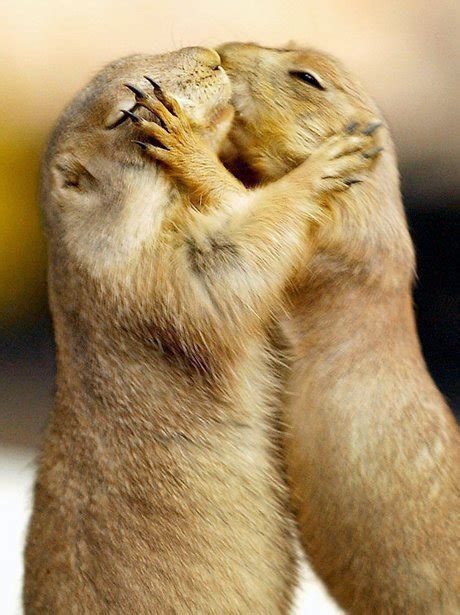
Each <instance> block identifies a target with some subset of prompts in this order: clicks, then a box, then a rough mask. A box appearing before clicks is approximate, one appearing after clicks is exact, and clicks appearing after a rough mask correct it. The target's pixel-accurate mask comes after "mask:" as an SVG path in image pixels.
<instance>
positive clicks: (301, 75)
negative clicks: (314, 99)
mask: <svg viewBox="0 0 460 615" xmlns="http://www.w3.org/2000/svg"><path fill="white" fill-rule="evenodd" d="M289 74H290V75H292V77H295V78H296V79H299V81H303V82H304V83H308V85H311V86H312V87H314V88H316V89H317V90H324V89H325V88H324V86H323V85H321V83H320V82H319V81H318V79H317V78H316V77H315V76H314V75H312V74H311V73H307V72H305V71H303V70H291V72H290V73H289Z"/></svg>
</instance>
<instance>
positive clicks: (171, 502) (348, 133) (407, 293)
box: [24, 44, 460, 615]
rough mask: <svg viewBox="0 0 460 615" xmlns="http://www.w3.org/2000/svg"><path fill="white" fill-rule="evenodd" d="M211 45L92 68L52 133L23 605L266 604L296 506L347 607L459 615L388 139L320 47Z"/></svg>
mask: <svg viewBox="0 0 460 615" xmlns="http://www.w3.org/2000/svg"><path fill="white" fill-rule="evenodd" d="M219 53H220V57H219V56H218V55H217V53H216V52H214V51H212V50H207V49H201V48H188V49H183V50H181V51H178V52H175V53H171V54H167V55H163V56H154V57H153V56H134V57H130V58H126V59H123V60H120V61H118V62H116V63H114V64H112V65H110V66H109V67H107V68H105V69H104V70H103V71H102V72H101V73H100V74H99V75H97V76H96V78H95V79H93V81H92V82H91V83H90V84H89V85H88V86H87V87H86V88H85V89H84V90H83V91H82V92H81V93H80V94H79V95H78V96H77V97H76V99H75V100H74V101H73V102H72V103H71V105H70V106H69V107H68V108H67V110H66V111H65V112H64V114H63V116H62V118H61V120H60V121H59V123H58V125H57V127H56V129H55V131H54V133H53V136H52V138H51V141H50V144H49V147H48V150H47V153H46V156H45V159H44V166H43V176H42V203H43V208H44V215H45V221H46V227H47V232H48V238H49V261H50V267H49V288H50V303H51V308H52V312H53V319H54V326H55V334H56V341H57V350H58V354H57V361H58V377H57V395H56V404H55V408H54V412H53V415H52V417H51V420H50V425H49V428H48V433H47V436H46V439H45V444H44V448H43V452H42V455H41V460H40V465H39V471H38V477H37V483H36V488H35V500H34V510H33V515H32V519H31V524H30V528H29V534H28V539H27V546H26V555H25V558H26V570H25V587H24V603H25V608H26V613H30V614H33V613H56V614H61V613H62V614H66V615H67V614H68V613H85V614H86V613H91V614H97V613H136V614H137V613H149V614H150V613H196V614H204V613H209V614H211V613H213V614H214V613H219V614H221V613H228V614H233V613H235V614H240V613H242V614H244V613H257V614H260V615H266V614H267V615H268V614H277V613H287V612H288V611H289V608H290V605H291V601H292V594H293V588H294V585H295V580H296V574H295V573H296V558H295V556H294V552H293V538H292V536H293V534H292V532H293V527H292V523H291V520H290V514H289V512H288V511H289V509H290V508H291V507H292V508H293V509H294V512H295V514H296V520H297V524H298V527H299V531H300V537H301V541H302V544H303V546H304V548H305V551H306V553H307V556H308V557H309V559H310V561H311V563H312V565H313V567H314V568H315V570H316V572H317V573H318V574H319V576H320V577H321V578H322V579H323V580H324V582H325V583H326V585H327V587H328V589H329V591H330V593H331V594H332V595H333V596H334V598H335V599H336V600H337V602H338V603H339V604H340V605H341V606H342V607H343V608H344V609H345V610H347V611H348V612H350V613H360V614H361V613H362V614H364V613H366V614H367V613H369V614H371V613H372V614H373V613H389V614H390V613H391V614H393V613H394V614H400V613H408V614H409V613H410V614H419V613H420V614H422V613H427V614H428V613H429V614H437V613H458V612H459V609H460V586H459V563H460V556H459V525H458V512H459V447H458V444H459V436H458V429H457V426H456V424H455V422H454V419H453V417H452V416H451V414H450V413H449V410H448V409H447V408H446V406H445V404H444V401H443V399H442V397H441V395H440V393H439V392H438V391H437V389H436V387H435V385H434V384H433V382H432V380H431V379H430V377H429V375H428V373H427V371H426V367H425V364H424V362H423V358H422V356H421V353H420V348H419V342H418V339H417V334H416V330H415V325H414V317H413V310H412V303H411V284H412V278H413V270H414V256H413V249H412V245H411V241H410V238H409V234H408V231H407V227H406V222H405V218H404V213H403V208H402V204H401V198H400V192H399V186H398V173H397V168H396V160H395V155H394V150H393V146H392V143H391V139H390V136H389V134H388V130H387V128H386V126H385V124H384V123H383V124H382V125H381V126H380V127H379V126H378V125H377V124H376V119H379V117H380V116H379V111H378V110H377V108H376V107H375V105H374V104H373V102H372V101H371V100H370V99H369V97H368V96H367V95H366V94H365V92H363V90H362V88H361V87H360V86H359V85H358V84H357V82H356V81H355V80H354V79H353V78H352V77H351V76H350V75H349V74H348V73H347V72H346V71H345V70H344V69H343V68H342V66H341V65H340V64H339V63H338V62H337V61H335V60H333V59H331V58H330V57H329V56H327V55H325V54H323V53H320V52H317V51H312V50H291V49H280V50H278V49H267V48H262V47H259V46H256V45H252V44H251V45H245V44H229V45H225V46H223V47H222V48H221V49H220V50H219ZM221 65H222V66H223V67H224V69H225V70H223V69H222V68H221ZM144 76H147V77H148V79H146V78H145V77H144ZM229 78H230V79H229ZM155 82H158V83H159V84H160V86H161V87H160V86H159V85H158V84H156V83H155ZM230 82H231V86H230ZM126 83H129V84H130V89H131V91H129V90H128V89H127V88H126V87H125V85H124V84H126ZM230 97H231V102H232V105H230V104H229V102H230ZM120 109H121V110H123V114H121V113H120ZM123 120H125V121H123ZM229 130H230V133H229ZM228 134H229V135H230V137H229V138H228ZM133 140H135V141H138V142H139V143H141V145H139V146H137V145H136V144H133V142H132V141H133ZM229 144H230V145H229ZM381 147H383V148H384V149H383V151H380V148H381ZM222 149H224V150H225V151H226V152H229V151H232V152H233V153H235V152H236V153H237V156H238V158H239V161H240V163H241V161H242V163H243V166H244V165H245V166H246V167H247V168H248V169H249V170H250V171H251V173H252V174H253V175H254V177H255V178H256V179H257V180H258V181H260V182H262V183H261V184H260V185H258V186H257V187H254V188H251V189H248V188H246V187H245V186H244V185H243V183H241V182H240V181H239V180H237V179H236V178H235V177H234V176H233V175H232V174H231V173H230V172H229V171H227V170H226V169H225V168H224V166H223V165H222V164H221V162H220V161H219V158H218V156H217V152H219V151H221V150H222ZM236 166H238V162H237V164H236ZM240 166H241V165H240ZM356 182H359V183H356ZM280 359H281V360H280ZM283 362H287V363H288V368H287V369H286V368H285V367H283V366H282V365H283ZM280 417H281V418H280ZM279 424H281V425H283V427H284V430H283V433H282V436H281V437H280V433H279V429H278V428H277V426H279ZM285 471H286V473H287V483H288V484H289V490H290V500H291V502H290V504H289V502H288V497H289V496H288V492H287V490H286V488H285V486H284V483H285V480H284V472H285Z"/></svg>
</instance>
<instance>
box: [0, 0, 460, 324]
mask: <svg viewBox="0 0 460 615" xmlns="http://www.w3.org/2000/svg"><path fill="white" fill-rule="evenodd" d="M459 17H460V3H459V2H458V0H438V1H437V2H433V1H432V0H374V1H373V0H332V1H327V0H304V1H303V2H302V1H299V0H297V1H296V0H291V1H289V0H288V1H284V2H283V1H281V0H253V1H251V0H224V1H221V2H216V0H194V1H189V2H186V1H184V0H182V1H181V0H170V1H166V2H159V1H158V0H98V1H97V0H96V1H92V2H91V1H89V0H79V1H78V0H60V1H58V0H48V1H44V0H17V1H15V2H13V1H11V0H10V1H9V2H8V1H7V0H3V2H2V4H1V7H0V82H1V86H2V87H1V91H2V111H1V113H0V158H1V163H0V164H1V167H0V183H1V194H0V224H1V241H0V309H1V313H2V314H3V323H11V322H13V321H15V320H16V319H18V318H20V317H23V316H30V317H31V318H33V314H34V310H35V308H37V309H41V308H42V303H43V297H44V283H43V280H44V277H43V263H44V250H43V242H42V240H41V235H40V230H39V225H38V217H37V209H36V206H35V186H36V173H37V166H38V158H39V154H40V151H41V148H42V145H43V141H44V139H45V136H46V134H47V132H48V130H49V128H50V126H51V124H52V122H53V121H54V120H55V118H56V116H57V115H58V113H59V112H60V110H61V109H62V107H63V105H64V104H65V103H66V102H67V101H68V100H69V99H70V98H71V96H72V95H73V94H74V92H75V91H76V90H77V89H78V88H80V87H81V86H82V85H83V84H84V83H85V82H86V81H87V80H88V79H89V78H90V77H91V76H92V75H93V74H94V73H95V72H96V71H97V70H98V69H99V68H100V67H101V66H102V65H103V64H104V63H105V62H107V61H110V60H112V59H114V58H116V57H117V56H121V55H125V54H131V53H136V52H148V53H158V52H163V51H167V50H171V49H174V48H177V47H181V46H185V45H206V46H212V45H215V44H217V43H219V42H222V41H225V40H255V41H257V42H260V43H262V44H263V43H265V44H268V45H283V44H285V43H286V42H287V41H288V40H295V41H296V42H298V43H301V44H304V45H314V46H318V47H322V48H324V49H326V50H329V51H331V52H333V53H335V54H336V55H338V56H339V57H341V58H342V59H343V60H345V61H346V62H347V63H348V64H349V65H350V67H351V68H352V69H354V71H355V72H356V73H357V74H358V75H359V76H360V77H361V79H362V80H363V81H364V83H365V84H367V86H368V88H369V90H370V91H371V92H372V93H373V94H374V96H375V98H376V99H377V101H378V102H379V103H380V106H381V107H382V108H383V110H384V112H385V113H386V115H387V117H388V119H389V121H390V124H391V126H392V128H393V133H394V136H395V139H396V142H397V145H398V149H399V152H400V158H401V160H402V162H403V163H405V165H406V166H407V165H409V164H410V165H411V172H412V169H413V167H414V166H415V167H416V169H418V176H417V178H416V182H417V185H418V184H420V186H421V189H422V191H423V190H424V191H425V192H426V191H427V190H428V191H434V192H435V193H436V194H438V193H439V194H443V193H445V192H446V191H452V190H453V189H454V188H455V185H456V172H457V168H458V163H459V161H460V144H459V137H458V133H459V130H458V128H459V122H458V111H457V109H458V96H459V94H460V88H459V80H458V72H459V71H458V69H459V62H458V55H457V54H458V47H457V45H458V31H459V26H460V19H459ZM406 166H405V167H404V168H406ZM407 168H409V167H407ZM409 179H411V178H409ZM1 323H2V319H1V318H0V325H1Z"/></svg>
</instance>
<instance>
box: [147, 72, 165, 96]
mask: <svg viewBox="0 0 460 615" xmlns="http://www.w3.org/2000/svg"><path fill="white" fill-rule="evenodd" d="M144 79H147V81H148V82H149V83H150V85H151V86H152V87H153V89H154V90H155V92H156V91H157V90H158V91H159V92H161V91H162V90H161V86H160V85H159V84H158V83H157V82H156V81H154V80H153V79H152V77H149V76H148V75H144Z"/></svg>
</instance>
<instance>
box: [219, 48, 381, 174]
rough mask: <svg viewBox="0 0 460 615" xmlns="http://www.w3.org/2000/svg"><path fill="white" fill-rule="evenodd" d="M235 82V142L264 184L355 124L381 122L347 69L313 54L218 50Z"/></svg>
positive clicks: (238, 49)
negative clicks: (348, 126)
mask: <svg viewBox="0 0 460 615" xmlns="http://www.w3.org/2000/svg"><path fill="white" fill-rule="evenodd" d="M218 51H219V54H220V56H221V58H222V66H223V67H224V69H225V70H226V72H227V74H228V76H229V77H230V80H231V82H232V88H233V97H232V102H233V104H234V107H235V120H234V127H233V130H232V133H231V137H230V138H231V141H232V142H233V144H234V146H235V147H236V149H237V150H238V152H239V153H240V154H241V155H242V156H243V158H244V160H245V162H247V163H248V164H249V165H250V166H251V167H252V168H253V169H254V170H255V171H256V172H257V173H258V174H259V176H260V177H261V178H262V179H275V178H278V177H280V176H282V175H284V174H285V173H286V172H287V171H289V170H290V169H291V168H293V167H294V166H297V165H298V164H300V162H301V161H302V160H304V159H305V158H306V157H307V156H308V155H309V153H310V152H311V151H312V150H313V149H314V148H315V147H316V146H317V145H318V143H320V142H321V141H322V140H323V139H324V138H325V137H327V136H329V135H331V134H332V133H333V132H335V131H338V130H340V129H341V128H343V127H344V126H345V125H346V124H347V123H349V122H350V120H353V119H357V120H361V121H367V120H371V119H375V118H376V117H379V116H380V114H379V112H378V111H377V109H376V107H375V105H374V104H373V102H372V101H371V100H370V98H369V97H368V96H367V95H366V94H365V92H364V91H363V90H362V88H361V87H360V85H359V84H358V83H357V82H356V81H355V80H354V79H353V78H352V77H351V76H350V75H349V74H348V73H347V71H346V70H345V68H344V67H343V66H342V65H341V64H340V63H339V62H338V61H337V60H335V59H334V58H332V57H331V56H329V55H327V54H325V53H322V52H320V51H316V50H313V49H296V48H292V49H272V48H265V47H260V46H259V45H256V44H253V43H227V44H225V45H222V46H221V47H219V49H218Z"/></svg>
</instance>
